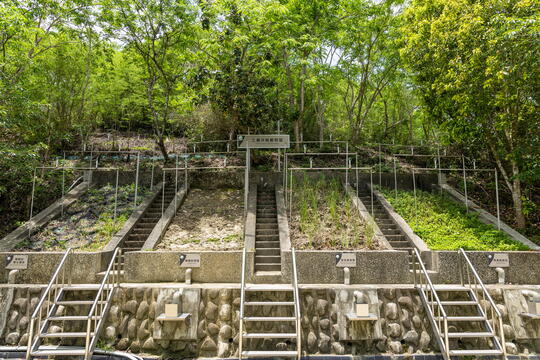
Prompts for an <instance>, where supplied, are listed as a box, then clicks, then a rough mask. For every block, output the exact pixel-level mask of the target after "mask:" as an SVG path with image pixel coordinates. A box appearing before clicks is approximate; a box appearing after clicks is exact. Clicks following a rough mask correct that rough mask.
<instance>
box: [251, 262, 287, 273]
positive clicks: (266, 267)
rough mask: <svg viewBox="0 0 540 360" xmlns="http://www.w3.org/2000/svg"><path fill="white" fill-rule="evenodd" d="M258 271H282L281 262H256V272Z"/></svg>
mask: <svg viewBox="0 0 540 360" xmlns="http://www.w3.org/2000/svg"><path fill="white" fill-rule="evenodd" d="M258 271H281V264H255V272H258Z"/></svg>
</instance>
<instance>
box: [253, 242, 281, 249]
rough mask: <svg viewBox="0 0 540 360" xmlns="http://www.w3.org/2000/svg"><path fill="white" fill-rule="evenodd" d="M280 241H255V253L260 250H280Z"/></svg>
mask: <svg viewBox="0 0 540 360" xmlns="http://www.w3.org/2000/svg"><path fill="white" fill-rule="evenodd" d="M279 245H280V243H279V241H272V240H269V241H264V240H255V251H257V250H259V249H269V248H272V249H273V248H276V249H279Z"/></svg>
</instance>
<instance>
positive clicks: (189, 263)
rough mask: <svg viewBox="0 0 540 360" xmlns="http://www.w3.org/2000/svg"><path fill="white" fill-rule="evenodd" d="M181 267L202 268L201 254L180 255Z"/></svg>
mask: <svg viewBox="0 0 540 360" xmlns="http://www.w3.org/2000/svg"><path fill="white" fill-rule="evenodd" d="M180 267H186V268H198V267H201V254H180Z"/></svg>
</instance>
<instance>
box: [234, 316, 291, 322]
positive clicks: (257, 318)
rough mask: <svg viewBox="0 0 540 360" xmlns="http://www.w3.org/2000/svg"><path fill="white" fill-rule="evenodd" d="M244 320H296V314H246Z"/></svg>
mask: <svg viewBox="0 0 540 360" xmlns="http://www.w3.org/2000/svg"><path fill="white" fill-rule="evenodd" d="M244 321H265V322H266V321H296V318H295V317H294V316H245V317H244Z"/></svg>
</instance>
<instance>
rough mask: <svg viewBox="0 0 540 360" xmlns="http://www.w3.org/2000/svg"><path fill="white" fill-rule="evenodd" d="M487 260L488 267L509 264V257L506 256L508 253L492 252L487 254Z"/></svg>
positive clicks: (507, 265) (501, 266)
mask: <svg viewBox="0 0 540 360" xmlns="http://www.w3.org/2000/svg"><path fill="white" fill-rule="evenodd" d="M488 260H489V267H500V268H503V267H509V266H510V259H509V258H508V254H503V253H494V254H489V255H488Z"/></svg>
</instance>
